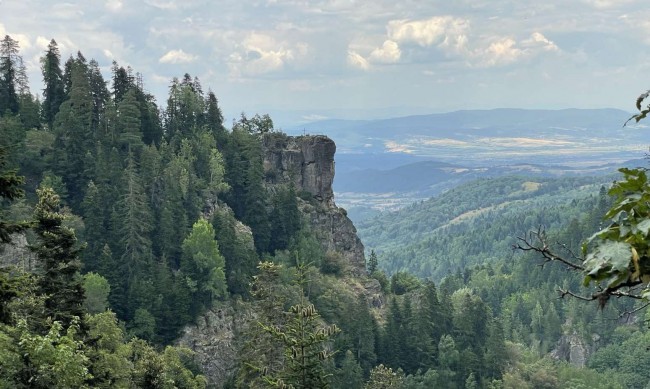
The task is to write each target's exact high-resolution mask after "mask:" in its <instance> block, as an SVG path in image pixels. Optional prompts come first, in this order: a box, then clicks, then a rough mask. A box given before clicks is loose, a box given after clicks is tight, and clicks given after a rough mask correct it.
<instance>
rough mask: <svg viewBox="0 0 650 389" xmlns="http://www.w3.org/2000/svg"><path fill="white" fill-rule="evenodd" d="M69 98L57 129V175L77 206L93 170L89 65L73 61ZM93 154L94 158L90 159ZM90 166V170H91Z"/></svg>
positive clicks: (55, 127)
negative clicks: (87, 68)
mask: <svg viewBox="0 0 650 389" xmlns="http://www.w3.org/2000/svg"><path fill="white" fill-rule="evenodd" d="M70 71H71V89H70V94H69V98H68V99H67V100H66V101H65V102H64V103H63V104H61V107H60V110H59V113H58V114H57V116H56V120H55V124H54V129H55V134H56V141H55V161H56V165H57V166H56V173H57V174H59V175H60V176H62V177H63V180H64V181H65V183H66V185H67V187H68V193H69V194H70V200H71V203H72V204H73V205H74V206H77V205H78V204H79V203H80V202H81V199H82V198H83V193H84V189H85V187H86V185H87V180H88V176H89V171H88V169H91V168H92V163H93V162H92V161H93V160H94V158H92V154H93V153H94V151H95V144H94V142H93V133H92V128H91V125H92V105H93V102H92V96H91V94H90V85H89V83H88V73H87V70H86V68H85V65H83V64H79V63H77V61H75V60H73V61H72V69H71V70H70ZM89 153H90V155H88V154H89ZM89 164H90V166H89Z"/></svg>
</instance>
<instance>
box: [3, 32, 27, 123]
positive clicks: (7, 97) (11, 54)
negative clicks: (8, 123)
mask: <svg viewBox="0 0 650 389" xmlns="http://www.w3.org/2000/svg"><path fill="white" fill-rule="evenodd" d="M19 65H22V58H20V56H19V54H18V41H16V40H15V39H12V38H11V37H10V36H9V35H5V37H4V38H3V39H2V41H0V116H2V115H5V114H6V113H7V112H9V113H13V114H15V113H18V109H19V108H20V106H19V103H18V93H17V88H16V83H17V79H18V78H17V77H18V72H19V70H20V68H19V67H18V66H19Z"/></svg>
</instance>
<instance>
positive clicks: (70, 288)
mask: <svg viewBox="0 0 650 389" xmlns="http://www.w3.org/2000/svg"><path fill="white" fill-rule="evenodd" d="M37 194H38V198H39V200H38V204H37V205H36V208H35V209H34V219H35V220H34V221H35V225H34V232H36V235H37V237H38V242H37V243H36V244H35V245H33V246H32V250H33V251H34V252H35V253H36V256H37V257H38V260H39V262H40V266H41V271H42V277H41V278H40V280H39V285H40V292H41V294H43V295H45V296H47V297H46V300H45V313H46V316H49V317H51V318H52V320H55V321H60V322H61V323H62V324H63V325H64V326H66V327H67V326H69V325H70V324H71V323H72V322H73V320H74V317H78V318H80V319H82V318H83V315H84V313H85V311H84V309H83V306H82V304H83V302H84V289H83V280H82V278H81V276H80V275H79V269H80V267H81V262H80V261H79V254H80V253H81V250H82V246H80V245H79V244H78V243H77V238H76V236H75V233H74V231H73V230H72V229H71V228H69V227H66V226H64V225H63V220H64V218H65V216H64V215H63V214H62V213H61V209H60V203H59V196H58V195H57V194H56V193H55V192H54V190H52V189H51V188H43V189H38V190H37Z"/></svg>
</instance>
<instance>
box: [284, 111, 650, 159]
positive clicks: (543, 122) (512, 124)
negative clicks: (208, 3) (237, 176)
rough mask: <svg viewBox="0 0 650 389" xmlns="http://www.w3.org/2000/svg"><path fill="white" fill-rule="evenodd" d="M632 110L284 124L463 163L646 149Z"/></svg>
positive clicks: (360, 149)
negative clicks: (631, 121) (631, 123)
mask: <svg viewBox="0 0 650 389" xmlns="http://www.w3.org/2000/svg"><path fill="white" fill-rule="evenodd" d="M629 117H630V113H628V112H625V111H621V110H617V109H564V110H526V109H494V110H485V111H479V110H476V111H456V112H450V113H442V114H431V115H417V116H405V117H399V118H393V119H382V120H367V121H364V120H323V121H318V122H313V123H309V124H305V125H302V126H300V127H295V128H289V129H286V131H287V132H288V133H312V134H325V135H328V136H329V137H331V138H332V139H333V140H334V141H335V142H336V144H337V147H338V153H339V154H357V155H378V154H379V155H381V154H401V155H411V156H415V157H427V158H429V159H435V160H438V161H442V162H447V163H457V164H462V165H475V164H480V165H485V164H510V163H513V162H515V161H516V162H526V163H532V162H535V163H554V164H563V163H570V164H575V163H585V162H590V163H595V162H598V163H603V162H611V161H620V160H625V159H630V158H634V156H632V155H633V154H636V155H637V156H638V155H639V153H640V152H642V151H643V150H644V149H645V146H644V145H645V144H646V143H648V141H649V140H650V136H648V133H647V131H643V130H642V129H643V128H644V126H628V127H623V123H625V121H626V120H627V119H628V118H629ZM359 160H360V159H359V158H357V161H359Z"/></svg>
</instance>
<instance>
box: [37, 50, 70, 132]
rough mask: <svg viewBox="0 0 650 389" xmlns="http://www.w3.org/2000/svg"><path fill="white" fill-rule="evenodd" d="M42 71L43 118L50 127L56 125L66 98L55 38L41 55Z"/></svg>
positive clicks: (59, 55)
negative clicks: (57, 116)
mask: <svg viewBox="0 0 650 389" xmlns="http://www.w3.org/2000/svg"><path fill="white" fill-rule="evenodd" d="M41 71H42V73H43V83H44V84H45V89H43V108H42V111H41V112H42V116H43V120H44V121H45V122H46V123H47V125H48V127H49V128H52V127H53V125H54V118H55V117H56V114H57V113H58V112H59V107H60V106H61V103H63V100H64V98H65V93H64V91H63V73H62V71H61V54H60V53H59V47H58V45H57V43H56V41H55V40H54V39H52V40H51V41H50V44H49V45H48V46H47V51H46V52H45V55H44V56H43V57H41Z"/></svg>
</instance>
